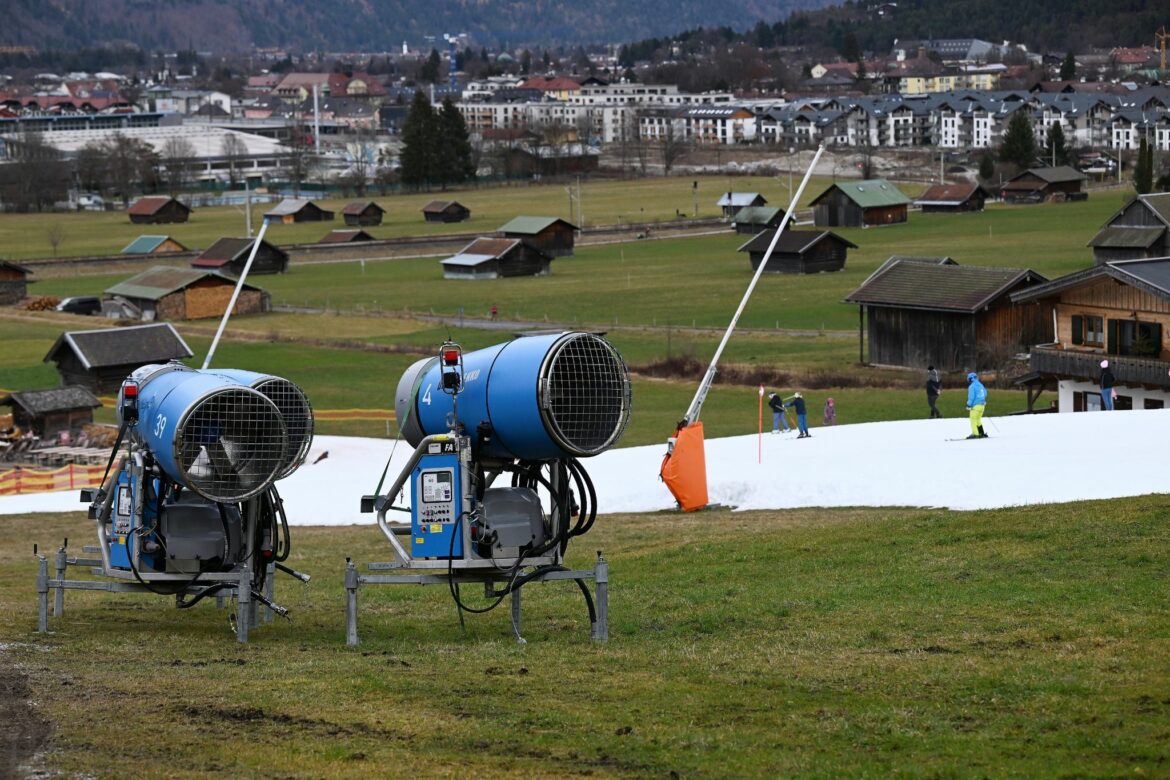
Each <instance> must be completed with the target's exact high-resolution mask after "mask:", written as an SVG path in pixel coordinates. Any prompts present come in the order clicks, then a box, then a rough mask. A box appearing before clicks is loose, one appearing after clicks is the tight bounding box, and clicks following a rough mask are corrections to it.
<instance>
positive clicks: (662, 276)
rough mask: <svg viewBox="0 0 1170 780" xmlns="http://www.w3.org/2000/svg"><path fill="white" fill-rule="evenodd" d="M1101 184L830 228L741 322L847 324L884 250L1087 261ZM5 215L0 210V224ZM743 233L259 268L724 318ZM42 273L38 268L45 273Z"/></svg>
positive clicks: (553, 305)
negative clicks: (556, 251)
mask: <svg viewBox="0 0 1170 780" xmlns="http://www.w3.org/2000/svg"><path fill="white" fill-rule="evenodd" d="M1120 198H1121V196H1120V195H1119V194H1118V193H1113V192H1105V193H1101V194H1099V195H1098V196H1096V197H1091V198H1090V199H1089V200H1088V201H1085V202H1082V203H1067V204H1051V205H1044V206H1030V207H1029V206H1017V207H1006V206H993V207H990V208H989V209H988V210H987V211H985V212H983V213H979V214H960V215H934V214H926V215H924V214H917V213H916V214H912V215H911V217H910V221H909V222H907V223H905V224H902V225H894V226H889V227H881V228H869V229H860V228H852V229H839V230H837V231H835V232H838V233H839V234H840V235H842V236H843V237H845V238H847V239H849V240H850V241H852V242H853V243H855V244H857V245H858V247H859V248H858V249H857V250H851V251H850V254H849V259H848V261H847V263H846V266H845V269H844V270H842V271H840V272H837V273H831V274H814V275H809V276H791V275H788V274H766V275H765V276H763V277H762V278H761V280H760V283H759V285H758V286H757V288H756V291H755V294H754V296H753V298H752V301H751V304H750V305H749V306H748V308H747V310H746V311H745V312H744V316H743V319H742V320H741V326H742V327H745V328H756V329H772V330H775V329H797V330H817V331H819V330H853V331H854V332H856V328H857V309H856V307H855V306H851V305H847V304H843V303H842V302H841V301H842V299H843V298H844V297H845V296H846V295H848V294H849V292H851V291H852V290H854V289H856V287H857V286H858V285H859V284H860V283H861V282H862V281H864V280H865V278H866V277H867V276H868V275H869V274H870V273H872V272H873V271H874V269H876V268H877V267H878V266H879V265H880V264H881V263H882V262H884V261H885V260H886V259H887V258H888V257H890V256H891V255H895V254H903V255H949V256H951V257H954V258H955V259H956V260H958V261H959V262H960V263H963V264H966V265H987V266H1001V267H1022V268H1031V269H1033V270H1035V271H1037V272H1038V273H1041V274H1043V275H1045V276H1047V277H1049V278H1055V277H1057V276H1061V275H1064V274H1067V273H1071V272H1073V271H1076V270H1079V269H1081V268H1084V267H1086V266H1088V265H1089V264H1091V262H1092V254H1091V252H1090V250H1089V249H1088V248H1087V247H1086V243H1087V242H1088V240H1089V239H1090V238H1092V236H1093V234H1094V233H1095V232H1096V230H1097V228H1098V226H1099V225H1100V224H1102V223H1103V222H1104V221H1105V220H1106V219H1107V218H1108V217H1109V216H1110V215H1111V214H1112V213H1113V212H1114V211H1115V210H1116V209H1117V207H1118V206H1119V205H1120ZM2 223H3V220H0V224H2ZM747 238H748V237H746V236H741V235H736V234H734V233H731V232H730V231H729V230H728V231H720V232H717V233H715V234H709V235H700V236H691V237H685V238H669V239H662V240H648V241H632V242H626V243H620V244H605V245H594V246H582V247H579V248H578V249H577V252H576V254H575V255H574V256H573V257H571V258H561V259H558V260H556V261H554V262H553V271H552V274H550V275H549V276H546V277H523V278H514V279H496V280H490V281H462V280H460V281H456V280H444V279H443V278H442V271H441V269H440V267H439V263H438V261H437V259H435V258H421V259H400V260H388V261H383V262H374V263H369V262H366V263H362V262H347V263H323V264H307V265H294V266H293V268H292V269H291V270H290V271H289V273H287V274H281V275H278V276H267V277H255V278H254V279H252V281H253V282H254V283H256V284H259V285H261V286H263V287H264V288H265V289H267V290H269V291H270V292H271V293H272V296H273V301H274V303H276V304H277V305H286V306H297V307H309V308H315V309H328V310H341V311H346V312H364V313H374V314H380V313H396V314H399V315H403V316H408V315H410V314H412V313H415V314H418V313H421V314H431V313H434V314H442V315H445V316H448V317H458V316H459V315H460V313H462V314H463V315H464V316H466V317H480V318H482V317H486V315H487V313H488V311H489V310H490V308H491V307H492V306H493V305H495V306H497V307H498V308H499V312H500V317H501V319H505V320H518V321H528V322H559V323H567V324H570V325H576V326H580V327H593V328H606V327H615V326H624V325H638V326H650V327H665V326H679V327H690V326H698V327H710V328H722V327H726V324H727V322H728V320H729V319H730V317H731V314H732V313H733V312H734V311H735V308H736V306H737V305H738V303H739V301H740V298H741V297H742V295H743V293H744V290H745V289H746V288H747V285H748V282H749V281H750V279H751V275H752V272H751V266H750V264H749V262H748V258H747V255H746V254H744V253H740V252H737V251H736V250H737V248H738V247H739V246H740V245H742V244H743V243H744V242H745V241H746V240H747ZM42 276H43V278H42ZM37 278H38V279H39V281H38V282H37V283H36V284H35V285H34V286H33V287H32V292H33V294H37V295H52V296H58V297H61V296H65V295H94V294H100V293H101V291H102V290H104V289H106V288H108V287H110V286H112V285H113V284H115V283H117V282H119V281H122V280H124V279H125V278H127V274H126V273H125V272H123V273H118V274H108V273H107V274H100V275H93V276H79V275H76V274H71V275H69V276H64V275H59V274H57V275H54V274H53V273H52V272H51V271H49V270H48V269H46V272H45V273H44V274H43V275H41V274H38V276H37Z"/></svg>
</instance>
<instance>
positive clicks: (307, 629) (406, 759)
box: [0, 475, 1170, 778]
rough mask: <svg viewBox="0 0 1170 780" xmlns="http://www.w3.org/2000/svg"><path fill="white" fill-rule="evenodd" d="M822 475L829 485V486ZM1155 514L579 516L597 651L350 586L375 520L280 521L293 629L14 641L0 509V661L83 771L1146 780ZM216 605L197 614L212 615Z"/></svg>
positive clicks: (120, 612) (34, 527) (51, 767)
mask: <svg viewBox="0 0 1170 780" xmlns="http://www.w3.org/2000/svg"><path fill="white" fill-rule="evenodd" d="M843 478H845V477H844V475H843ZM1168 520H1170V511H1168V509H1167V501H1166V497H1165V496H1147V497H1143V498H1134V499H1123V500H1114V501H1109V502H1091V503H1078V504H1069V505H1060V506H1047V507H1033V508H1025V509H1011V510H1003V511H984V512H970V513H960V512H946V511H939V510H921V509H880V510H879V509H864V510H850V509H838V510H827V511H826V510H818V509H807V510H800V511H784V512H752V513H744V514H733V513H729V512H726V511H718V512H704V513H699V514H694V515H685V516H684V515H675V514H649V515H630V516H626V515H620V516H618V515H615V516H603V517H601V518H599V520H598V522H597V525H596V527H595V529H594V530H593V531H592V532H591V533H590V535H589V536H588V537H587V539H586V540H583V541H582V542H581V543H578V544H576V546H575V547H571V548H570V560H569V562H570V564H572V565H574V566H589V565H591V560H592V558H593V551H594V550H596V549H602V550H604V552H605V554H606V557H607V559H608V560H609V561H610V565H611V586H610V641H609V642H608V643H607V644H592V643H590V642H589V640H588V638H587V637H588V630H589V626H588V621H587V618H586V612H585V607H584V605H583V603H582V600H581V596H580V594H579V593H578V592H577V591H576V589H575V588H572V587H571V586H568V585H566V584H563V583H562V584H548V585H542V586H540V587H535V586H534V587H530V588H528V589H525V591H524V592H525V612H524V626H525V628H524V634H525V637H526V638H527V639H528V644H527V645H525V646H518V645H517V644H516V643H515V641H514V640H513V639H512V637H511V632H510V627H509V622H508V616H507V610H506V609H500V610H497V611H495V612H492V613H490V614H488V615H486V616H470V615H469V616H468V620H467V630H466V632H461V631H460V630H459V625H458V621H457V619H456V615H455V610H454V607H453V605H452V604H451V601H450V599H449V597H448V595H447V593H446V589H445V588H442V587H430V588H418V587H411V588H395V587H381V588H372V587H366V588H364V589H363V590H362V592H361V596H360V612H359V616H360V623H359V627H360V634H361V637H362V644H361V645H360V646H359V647H358V648H352V649H351V648H347V647H346V646H345V644H344V626H345V622H344V591H343V589H342V585H341V583H342V572H343V569H344V564H345V556H353V557H354V558H355V560H357V561H358V562H360V563H363V564H364V563H365V562H368V561H371V560H385V559H386V558H387V557H389V550H388V548H387V546H386V543H385V541H384V540H383V539H382V538H381V536H380V535H379V533H378V532H377V531H376V529H374V528H371V527H368V526H366V527H356V526H353V527H341V528H294V529H293V534H294V535H293V547H294V551H293V557H292V560H291V563H292V564H293V565H294V566H295V567H296V568H298V569H301V570H304V571H308V572H310V573H311V574H312V575H313V582H312V584H311V585H310V587H309V589H308V602H307V603H306V601H305V595H304V593H303V591H302V588H301V586H300V585H299V584H297V585H290V584H289V583H288V582H287V581H286V582H282V583H281V585H280V586H279V587H278V590H277V597H278V600H279V601H281V602H282V603H284V604H285V605H287V606H289V607H291V608H292V610H293V613H292V614H293V616H292V622H291V623H284V622H280V621H278V622H276V623H275V624H272V625H269V626H265V627H261V628H259V629H256V630H254V631H253V632H252V642H251V643H250V644H249V645H246V646H240V645H237V644H236V642H235V639H234V635H233V633H232V631H231V629H230V626H229V624H228V618H227V613H226V612H225V611H217V610H216V609H215V608H214V606H213V605H212V604H210V603H204V604H202V605H200V606H198V607H196V608H195V609H193V610H190V611H186V612H180V611H177V610H175V609H174V608H173V607H172V606H171V604H170V600H169V599H166V598H161V597H155V596H149V595H110V594H98V593H90V592H78V591H72V592H70V593H68V594H67V596H66V607H65V614H64V615H63V616H62V617H60V618H51V627H52V633H51V634H49V635H44V636H42V635H38V634H36V633H35V626H36V612H35V601H34V593H33V579H34V575H35V562H34V560H33V557H32V555H31V547H32V543H33V542H39V543H40V544H41V546H42V549H49V550H52V549H56V546H57V545H58V544H59V543H60V540H61V538H62V537H64V536H68V537H69V538H70V545H71V548H77V547H80V545H82V544H90V543H93V542H92V533H91V531H90V529H91V525H90V523H89V522H88V521H85V520H83V519H81V516H80V515H71V516H59V517H46V516H24V517H21V516H9V517H0V528H2V529H3V531H4V533H3V534H0V625H3V626H4V629H3V635H2V642H0V658H2V659H3V663H4V664H5V665H6V666H7V667H8V668H9V669H10V670H13V671H14V672H16V673H20V674H23V675H27V678H28V685H29V688H30V689H31V691H32V696H31V698H32V699H33V700H34V701H35V702H36V708H37V711H38V713H40V714H41V715H42V716H43V717H44V718H46V719H48V720H49V721H51V723H52V737H51V741H50V742H49V743H48V744H47V745H46V748H47V752H46V753H45V754H44V756H43V757H42V759H41V761H40V766H41V768H42V769H44V770H46V771H47V772H48V774H56V773H60V774H63V775H65V776H92V777H115V776H116V777H137V776H146V775H160V776H167V777H201V776H206V775H209V774H212V773H216V774H221V773H222V774H230V775H232V776H237V777H274V776H279V777H290V778H300V777H326V778H345V777H355V778H356V777H370V776H388V775H392V776H403V775H407V774H411V775H415V776H424V777H434V776H451V775H459V776H471V777H482V776H491V777H552V776H556V777H583V776H591V777H710V778H724V777H794V776H799V777H826V778H827V777H886V776H891V775H899V776H908V777H922V778H934V777H946V778H966V777H972V778H977V777H1021V778H1024V777H1026V778H1048V777H1052V778H1058V777H1059V778H1067V777H1122V776H1125V777H1157V776H1163V775H1164V774H1165V768H1166V766H1167V765H1168V763H1167V762H1168V761H1170V699H1168V698H1167V691H1168V690H1170V666H1167V664H1166V658H1167V657H1168V654H1170V612H1168V611H1167V609H1166V603H1167V596H1166V588H1165V583H1166V581H1167V578H1168V577H1170V559H1168V558H1167V555H1166V550H1167V548H1168V544H1170V532H1168V530H1167V529H1168V528H1170V525H1168V523H1167V521H1168ZM210 601H211V600H209V602H210Z"/></svg>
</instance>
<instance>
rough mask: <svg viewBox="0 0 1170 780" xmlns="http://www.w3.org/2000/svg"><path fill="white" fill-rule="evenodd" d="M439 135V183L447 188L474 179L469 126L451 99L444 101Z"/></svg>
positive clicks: (439, 118)
mask: <svg viewBox="0 0 1170 780" xmlns="http://www.w3.org/2000/svg"><path fill="white" fill-rule="evenodd" d="M437 135H438V177H437V180H438V182H439V183H440V184H442V185H443V186H444V187H445V186H447V185H448V184H458V183H460V182H463V181H466V180H468V179H470V178H473V177H474V176H475V163H474V162H473V161H472V159H471V141H470V140H469V139H468V137H467V124H466V123H465V122H464V121H463V115H462V114H460V113H459V109H458V108H456V107H455V104H454V103H452V102H451V98H449V97H448V98H445V99H444V100H443V107H442V108H441V109H439V115H438V133H437Z"/></svg>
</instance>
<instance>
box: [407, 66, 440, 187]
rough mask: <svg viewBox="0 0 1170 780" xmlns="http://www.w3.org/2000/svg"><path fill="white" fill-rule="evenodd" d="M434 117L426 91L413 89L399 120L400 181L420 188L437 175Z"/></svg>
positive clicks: (437, 146)
mask: <svg viewBox="0 0 1170 780" xmlns="http://www.w3.org/2000/svg"><path fill="white" fill-rule="evenodd" d="M438 151H439V133H438V120H437V118H436V117H435V109H434V108H433V107H432V106H431V101H430V100H428V99H427V95H426V92H424V91H423V90H421V89H418V90H415V93H414V99H413V100H412V101H411V103H410V111H408V112H407V114H406V121H404V122H403V123H402V153H401V154H400V155H399V161H400V162H401V164H402V183H403V184H405V185H407V186H408V187H413V188H415V189H421V188H424V187H429V186H430V184H431V183H432V182H434V181H436V179H437V174H438V171H437V168H438Z"/></svg>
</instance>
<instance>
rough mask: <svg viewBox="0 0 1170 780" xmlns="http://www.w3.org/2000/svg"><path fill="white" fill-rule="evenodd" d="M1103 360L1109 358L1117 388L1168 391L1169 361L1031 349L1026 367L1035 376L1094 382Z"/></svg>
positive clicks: (1043, 347)
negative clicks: (1118, 386)
mask: <svg viewBox="0 0 1170 780" xmlns="http://www.w3.org/2000/svg"><path fill="white" fill-rule="evenodd" d="M1105 358H1108V359H1109V367H1110V368H1111V369H1113V376H1114V377H1115V378H1116V379H1117V384H1119V385H1126V386H1129V387H1156V388H1163V389H1170V374H1168V373H1167V372H1168V371H1170V360H1156V359H1154V358H1135V357H1125V356H1124V355H1105V354H1103V353H1100V352H1079V351H1076V350H1071V349H1060V348H1059V347H1050V346H1039V347H1032V355H1031V358H1030V359H1029V363H1028V365H1029V368H1030V369H1031V370H1032V371H1035V372H1036V373H1038V374H1052V375H1055V376H1058V377H1061V378H1064V379H1080V380H1084V381H1088V382H1096V381H1097V377H1098V376H1100V374H1101V361H1102V360H1103V359H1105Z"/></svg>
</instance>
